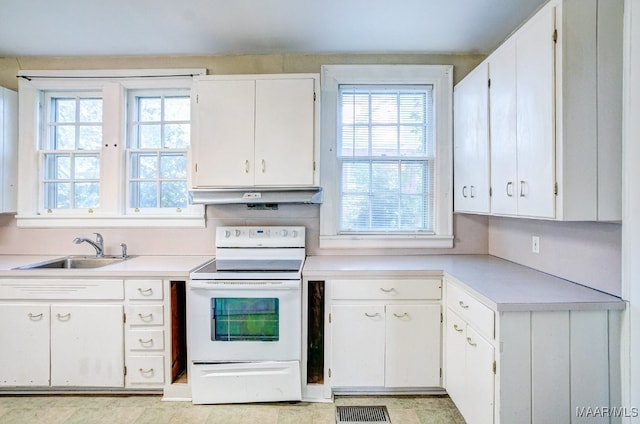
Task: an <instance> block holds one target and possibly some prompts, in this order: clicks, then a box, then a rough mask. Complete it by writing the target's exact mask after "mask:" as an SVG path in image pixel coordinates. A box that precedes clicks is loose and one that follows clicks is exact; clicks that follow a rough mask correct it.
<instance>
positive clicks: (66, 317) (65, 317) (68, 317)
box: [56, 312, 71, 321]
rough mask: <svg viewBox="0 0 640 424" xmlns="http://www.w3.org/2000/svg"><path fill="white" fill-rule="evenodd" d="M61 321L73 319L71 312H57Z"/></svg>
mask: <svg viewBox="0 0 640 424" xmlns="http://www.w3.org/2000/svg"><path fill="white" fill-rule="evenodd" d="M56 316H57V317H58V319H59V320H60V321H69V320H70V319H71V313H70V312H67V313H66V314H56Z"/></svg>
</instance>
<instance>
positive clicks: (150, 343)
mask: <svg viewBox="0 0 640 424" xmlns="http://www.w3.org/2000/svg"><path fill="white" fill-rule="evenodd" d="M138 341H139V342H140V344H141V345H142V346H145V347H151V346H153V339H149V340H142V339H138Z"/></svg>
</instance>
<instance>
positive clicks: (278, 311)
mask: <svg viewBox="0 0 640 424" xmlns="http://www.w3.org/2000/svg"><path fill="white" fill-rule="evenodd" d="M301 292H302V288H301V282H300V280H283V281H253V280H251V281H237V280H235V281H224V280H213V281H198V280H191V281H189V291H188V294H187V325H188V338H189V349H190V353H191V361H192V362H209V363H211V362H240V361H284V360H299V359H300V356H301V352H300V350H301V319H302V316H301V315H302V312H301V309H302V304H301Z"/></svg>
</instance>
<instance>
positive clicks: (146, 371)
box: [138, 368, 154, 377]
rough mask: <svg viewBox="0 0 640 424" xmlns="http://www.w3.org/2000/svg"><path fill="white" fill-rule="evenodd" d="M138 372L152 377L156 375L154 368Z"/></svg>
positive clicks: (141, 369)
mask: <svg viewBox="0 0 640 424" xmlns="http://www.w3.org/2000/svg"><path fill="white" fill-rule="evenodd" d="M138 371H140V374H143V375H146V376H149V377H152V376H153V374H154V371H153V368H149V369H146V370H145V369H144V368H138Z"/></svg>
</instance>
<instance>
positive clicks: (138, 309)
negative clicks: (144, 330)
mask: <svg viewBox="0 0 640 424" xmlns="http://www.w3.org/2000/svg"><path fill="white" fill-rule="evenodd" d="M127 324H129V325H162V324H164V314H163V307H162V305H130V306H129V307H128V308H127Z"/></svg>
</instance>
